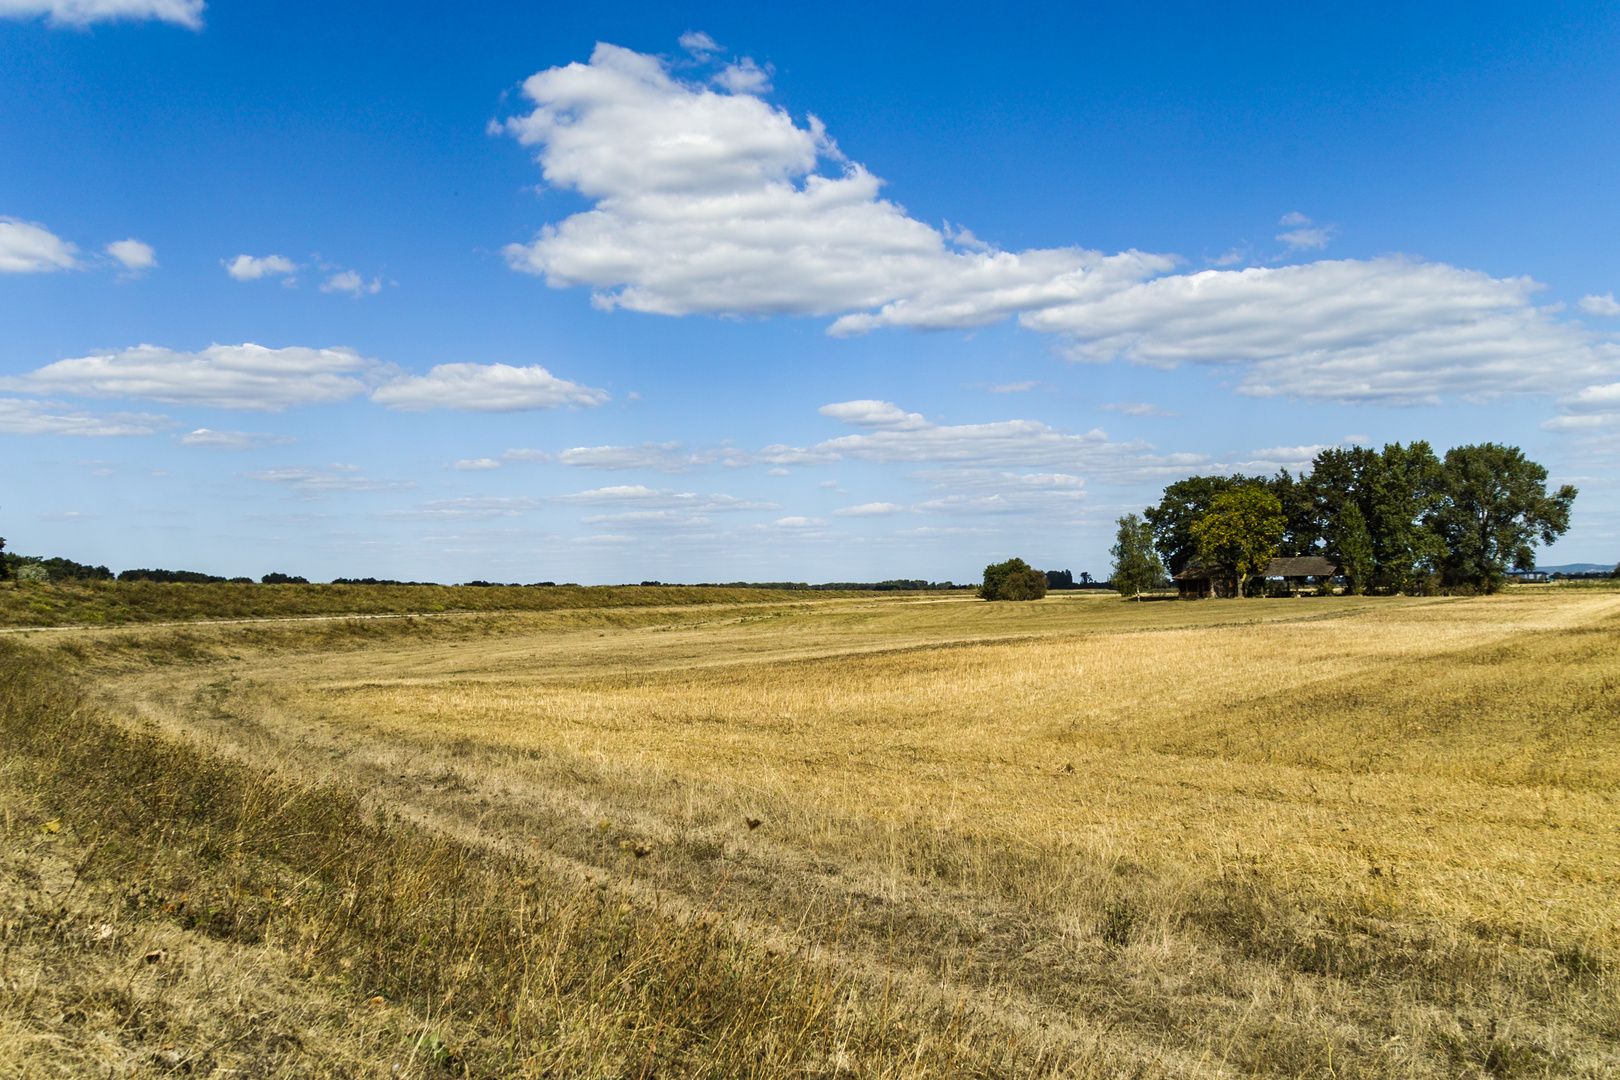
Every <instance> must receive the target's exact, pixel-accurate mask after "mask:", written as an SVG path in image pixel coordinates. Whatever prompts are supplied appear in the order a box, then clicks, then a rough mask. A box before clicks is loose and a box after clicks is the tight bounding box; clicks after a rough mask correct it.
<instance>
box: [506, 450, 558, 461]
mask: <svg viewBox="0 0 1620 1080" xmlns="http://www.w3.org/2000/svg"><path fill="white" fill-rule="evenodd" d="M501 460H502V461H534V462H547V461H550V460H551V455H550V454H548V453H546V452H545V451H544V450H508V451H507V452H506V453H504V454H502V455H501Z"/></svg>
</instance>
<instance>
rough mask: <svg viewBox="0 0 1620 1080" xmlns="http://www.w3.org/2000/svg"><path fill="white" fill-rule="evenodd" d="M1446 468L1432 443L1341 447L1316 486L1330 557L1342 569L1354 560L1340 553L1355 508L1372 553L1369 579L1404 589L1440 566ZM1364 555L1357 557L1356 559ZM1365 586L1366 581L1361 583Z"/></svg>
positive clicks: (1320, 459)
mask: <svg viewBox="0 0 1620 1080" xmlns="http://www.w3.org/2000/svg"><path fill="white" fill-rule="evenodd" d="M1442 471H1443V470H1442V468H1441V465H1440V460H1439V459H1438V458H1436V457H1435V455H1434V451H1433V450H1432V449H1430V448H1429V444H1428V443H1426V442H1414V443H1412V444H1411V445H1410V446H1402V445H1401V444H1400V443H1391V444H1388V445H1386V446H1385V447H1384V448H1383V450H1382V451H1377V450H1373V449H1371V448H1370V447H1365V446H1351V447H1334V448H1332V449H1329V450H1324V451H1322V452H1321V453H1319V454H1317V455H1316V459H1315V460H1314V461H1313V462H1312V463H1311V475H1310V478H1309V480H1308V481H1306V484H1307V485H1308V486H1309V488H1310V490H1311V492H1312V494H1313V496H1314V501H1315V503H1316V507H1317V515H1318V517H1319V519H1320V520H1321V522H1322V523H1323V534H1324V537H1325V539H1326V541H1327V555H1328V556H1329V557H1330V558H1333V559H1336V560H1338V561H1339V562H1340V563H1341V564H1343V563H1347V562H1349V561H1351V553H1349V552H1346V551H1343V550H1341V549H1340V548H1339V546H1338V545H1339V543H1340V540H1341V538H1342V537H1344V536H1346V535H1349V534H1347V533H1346V527H1345V520H1346V518H1347V508H1348V506H1349V505H1350V504H1352V503H1354V504H1355V506H1356V510H1357V513H1358V514H1359V516H1360V518H1361V525H1362V528H1363V529H1364V531H1365V533H1366V538H1367V541H1368V543H1369V544H1370V545H1371V553H1370V557H1369V559H1368V560H1367V567H1366V570H1365V571H1364V573H1363V577H1364V578H1371V577H1373V576H1374V575H1376V576H1379V577H1383V578H1388V579H1389V580H1390V581H1392V582H1394V583H1397V584H1401V585H1405V583H1406V582H1408V581H1409V580H1410V579H1411V578H1412V577H1413V575H1414V574H1415V573H1417V572H1418V571H1419V570H1420V569H1423V568H1428V567H1431V566H1434V565H1437V564H1438V562H1439V560H1440V557H1441V555H1442V554H1443V552H1444V544H1443V543H1441V542H1440V539H1439V537H1438V536H1437V535H1436V534H1435V532H1434V530H1433V528H1432V527H1431V518H1432V515H1433V512H1434V509H1435V507H1436V506H1437V505H1438V504H1439V500H1440V481H1441V473H1442ZM1362 554H1363V553H1362V552H1360V551H1358V552H1356V553H1355V555H1356V556H1357V558H1358V559H1359V557H1360V556H1361V555H1362ZM1362 584H1363V585H1365V581H1363V582H1362Z"/></svg>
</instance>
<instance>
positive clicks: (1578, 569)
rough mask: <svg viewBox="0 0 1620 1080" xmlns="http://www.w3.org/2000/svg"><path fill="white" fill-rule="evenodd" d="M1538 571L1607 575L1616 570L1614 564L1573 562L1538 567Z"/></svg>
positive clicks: (1544, 572)
mask: <svg viewBox="0 0 1620 1080" xmlns="http://www.w3.org/2000/svg"><path fill="white" fill-rule="evenodd" d="M1536 569H1537V570H1539V571H1541V572H1542V573H1543V574H1596V573H1604V574H1607V573H1608V572H1609V571H1610V570H1613V569H1614V564H1613V563H1595V562H1572V563H1565V564H1564V565H1562V566H1538V567H1536Z"/></svg>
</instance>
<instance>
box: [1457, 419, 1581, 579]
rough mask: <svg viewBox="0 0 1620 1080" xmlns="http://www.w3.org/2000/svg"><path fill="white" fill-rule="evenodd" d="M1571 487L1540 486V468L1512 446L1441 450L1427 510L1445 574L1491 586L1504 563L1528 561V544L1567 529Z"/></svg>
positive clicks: (1527, 564) (1543, 479)
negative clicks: (1436, 491) (1436, 492)
mask: <svg viewBox="0 0 1620 1080" xmlns="http://www.w3.org/2000/svg"><path fill="white" fill-rule="evenodd" d="M1575 495H1576V490H1575V488H1573V487H1571V486H1570V485H1568V484H1565V485H1564V486H1563V487H1561V488H1559V489H1558V490H1557V491H1556V492H1552V493H1549V492H1548V491H1547V470H1546V469H1545V468H1543V467H1542V466H1540V465H1538V464H1536V463H1535V462H1534V461H1531V460H1530V459H1528V458H1526V457H1525V456H1524V453H1523V452H1522V451H1521V450H1520V449H1519V448H1518V447H1516V446H1498V445H1497V444H1496V443H1481V444H1479V445H1477V446H1459V447H1456V448H1454V449H1452V450H1448V451H1446V460H1445V467H1444V473H1443V476H1442V480H1441V500H1440V504H1439V506H1438V507H1437V508H1436V509H1435V511H1434V513H1433V514H1432V524H1433V527H1434V529H1435V531H1436V532H1437V533H1438V534H1439V536H1440V537H1441V538H1442V539H1443V540H1444V541H1445V545H1446V555H1445V573H1446V579H1447V580H1448V581H1450V582H1452V583H1453V584H1469V585H1474V586H1476V587H1479V588H1486V589H1494V588H1496V587H1497V586H1498V585H1500V584H1501V582H1502V578H1503V576H1504V575H1505V572H1506V570H1507V569H1508V567H1509V566H1510V565H1511V566H1513V567H1514V568H1516V569H1521V570H1528V569H1531V568H1532V567H1533V566H1534V565H1535V557H1536V553H1535V546H1536V543H1537V542H1538V541H1539V542H1540V543H1543V544H1550V543H1552V542H1553V541H1554V540H1556V539H1558V537H1560V536H1562V535H1563V534H1564V533H1565V532H1566V531H1568V529H1569V511H1570V507H1571V506H1572V505H1573V504H1574V502H1575Z"/></svg>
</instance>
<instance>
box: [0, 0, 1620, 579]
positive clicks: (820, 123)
mask: <svg viewBox="0 0 1620 1080" xmlns="http://www.w3.org/2000/svg"><path fill="white" fill-rule="evenodd" d="M591 8H592V6H590V5H539V4H531V5H506V4H482V5H454V6H448V5H431V6H430V5H415V4H393V5H388V6H386V7H384V6H382V5H365V4H354V5H348V6H334V5H330V4H323V5H315V4H297V3H282V4H274V5H271V4H264V3H233V2H230V0H217V2H213V3H209V4H207V5H206V6H205V5H203V4H202V3H199V2H197V0H0V441H3V445H4V447H5V453H6V459H7V461H8V464H9V467H8V469H7V470H6V479H5V482H4V484H3V485H0V533H3V534H4V535H5V536H6V537H7V538H8V545H9V547H10V548H11V549H12V550H18V551H23V552H27V553H32V554H42V555H43V554H61V555H66V556H69V557H72V558H75V559H79V560H81V561H86V562H94V563H106V564H108V565H110V566H112V567H113V568H114V569H123V568H127V567H132V566H165V567H174V568H180V567H183V568H188V569H198V570H206V571H211V572H215V573H222V574H232V575H234V574H249V575H253V576H258V575H260V574H263V573H265V572H268V571H271V570H277V571H282V572H288V573H298V574H304V575H307V576H309V577H310V578H312V579H317V580H321V579H326V578H329V577H332V576H338V575H343V576H367V575H369V576H379V577H399V578H411V579H430V580H441V581H459V580H467V579H472V578H485V579H492V580H503V581H534V580H542V579H549V580H557V581H564V580H567V581H581V582H618V581H639V580H642V579H644V578H658V579H662V580H683V581H693V580H733V579H739V578H742V579H750V580H780V579H793V580H812V581H819V580H875V579H881V578H889V577H926V578H931V579H943V578H951V579H954V580H958V581H962V580H971V579H974V578H976V577H977V575H978V573H979V570H980V569H981V568H982V567H983V566H984V564H985V563H986V562H989V561H991V560H995V559H1001V558H1006V557H1008V556H1011V555H1019V556H1022V557H1024V558H1026V559H1028V560H1029V561H1030V562H1032V563H1034V564H1036V565H1037V566H1042V567H1049V568H1070V569H1072V570H1074V571H1075V572H1077V573H1078V572H1079V571H1081V570H1089V571H1091V572H1092V573H1094V574H1102V573H1105V572H1106V564H1107V548H1108V546H1109V544H1110V542H1111V540H1112V534H1113V520H1114V519H1115V518H1116V517H1118V516H1119V515H1120V514H1122V513H1125V512H1128V511H1132V510H1140V509H1141V508H1142V507H1143V506H1145V505H1147V504H1149V503H1151V502H1154V501H1156V496H1157V493H1158V491H1159V490H1160V489H1161V488H1162V487H1163V485H1164V484H1165V483H1168V482H1169V481H1171V480H1174V479H1178V478H1180V477H1182V476H1185V475H1188V474H1190V473H1193V472H1221V471H1234V470H1236V471H1244V472H1256V471H1266V472H1270V471H1273V470H1275V469H1276V468H1278V467H1284V466H1286V467H1289V468H1295V469H1297V468H1298V467H1299V465H1300V464H1302V463H1303V462H1305V461H1308V459H1309V458H1310V457H1311V455H1312V454H1313V453H1314V452H1315V449H1317V448H1320V447H1325V446H1333V445H1342V444H1345V443H1347V442H1356V441H1361V440H1366V441H1369V442H1371V443H1373V444H1379V443H1382V442H1385V441H1393V440H1401V441H1406V440H1411V439H1428V440H1429V441H1430V442H1432V443H1433V444H1434V445H1435V446H1436V448H1437V449H1440V450H1444V449H1445V448H1446V447H1449V446H1452V445H1458V444H1461V443H1467V442H1480V441H1487V440H1491V441H1497V442H1507V443H1512V444H1516V445H1519V446H1522V447H1523V448H1524V449H1525V450H1526V452H1527V453H1529V454H1530V455H1531V456H1532V457H1533V458H1535V459H1537V460H1539V461H1541V462H1543V463H1544V464H1546V465H1547V466H1548V467H1549V469H1550V470H1551V471H1552V474H1553V478H1554V480H1555V482H1571V483H1575V484H1576V485H1577V486H1579V487H1580V489H1581V496H1580V498H1579V499H1578V500H1577V503H1576V510H1575V518H1574V526H1573V528H1572V529H1571V531H1570V533H1569V534H1568V535H1567V536H1566V537H1565V538H1564V539H1563V540H1562V541H1560V542H1559V543H1558V544H1557V545H1555V546H1554V547H1553V548H1551V549H1550V550H1548V551H1547V552H1545V553H1544V554H1543V556H1542V561H1543V562H1573V561H1593V562H1612V561H1613V560H1614V559H1615V557H1616V552H1615V547H1616V534H1617V532H1620V502H1617V498H1616V493H1615V479H1616V473H1615V467H1614V466H1615V452H1616V449H1617V446H1620V345H1617V344H1616V339H1615V333H1616V332H1617V331H1620V303H1617V302H1616V301H1615V299H1614V293H1615V291H1616V289H1617V288H1620V274H1617V273H1616V272H1615V268H1614V259H1613V255H1612V253H1613V252H1614V251H1615V250H1616V242H1617V240H1620V235H1617V233H1620V215H1617V213H1616V209H1615V200H1614V185H1613V180H1612V178H1613V176H1614V175H1615V167H1616V160H1615V159H1616V153H1615V148H1616V139H1615V132H1616V130H1617V127H1616V121H1617V119H1620V115H1617V114H1620V97H1617V93H1616V91H1617V89H1620V66H1617V63H1616V57H1617V56H1620V49H1617V48H1616V46H1617V45H1620V25H1617V13H1616V11H1615V10H1614V9H1613V8H1611V7H1608V6H1602V7H1599V6H1591V5H1586V6H1574V5H1571V6H1559V5H1553V4H1547V5H1480V4H1471V5H1461V4H1458V5H1449V6H1448V5H1425V6H1423V9H1422V10H1421V11H1413V10H1411V6H1410V5H1407V6H1401V7H1396V6H1393V5H1391V6H1385V7H1363V8H1361V9H1359V10H1356V11H1348V10H1342V11H1335V12H1331V13H1321V14H1301V13H1300V12H1298V11H1297V10H1294V8H1293V7H1292V6H1289V7H1285V6H1281V5H1278V6H1270V7H1267V6H1256V5H1248V6H1244V7H1243V8H1241V9H1239V7H1238V6H1237V5H1208V4H1200V5H1192V4H1186V5H1176V4H1168V5H1158V6H1156V7H1154V8H1153V9H1152V10H1151V11H1143V12H1136V11H1131V10H1128V9H1126V8H1122V6H1120V5H1092V4H1070V5H1050V6H1031V5H1025V6H1005V5H1003V6H996V7H993V8H992V7H987V6H985V5H958V6H951V5H938V4H931V5H916V6H911V7H906V6H901V5H888V6H884V7H883V9H882V10H874V6H873V5H859V6H857V5H843V6H839V5H818V6H817V7H816V8H815V9H814V10H813V11H811V10H809V9H806V10H804V11H799V12H792V11H790V12H783V11H779V10H775V9H771V8H768V6H765V5H757V4H754V5H737V6H734V7H733V6H725V5H696V4H694V5H688V6H684V7H682V6H678V5H669V4H659V5H646V6H639V7H638V6H633V5H618V6H616V7H614V8H612V9H611V10H608V9H607V8H606V6H599V7H598V9H596V10H592V9H591Z"/></svg>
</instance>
